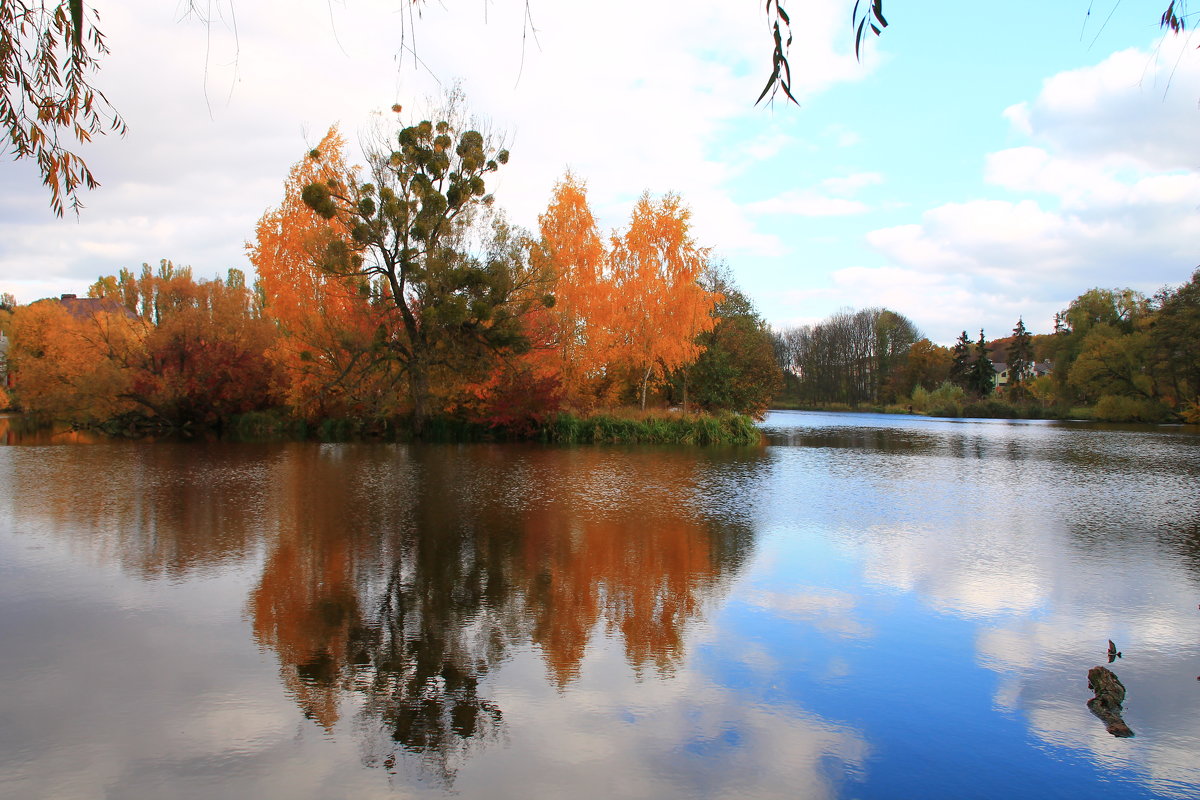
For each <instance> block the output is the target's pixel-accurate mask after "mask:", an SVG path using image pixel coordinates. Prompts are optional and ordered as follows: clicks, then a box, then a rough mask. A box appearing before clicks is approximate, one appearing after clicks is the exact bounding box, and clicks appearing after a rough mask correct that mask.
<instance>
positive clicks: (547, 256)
mask: <svg viewBox="0 0 1200 800" xmlns="http://www.w3.org/2000/svg"><path fill="white" fill-rule="evenodd" d="M538 223H539V226H540V229H541V235H542V239H541V247H540V248H539V250H538V251H537V255H538V257H539V258H540V259H541V260H543V261H544V262H545V264H546V266H547V268H548V269H549V270H550V271H551V272H552V273H553V274H554V277H555V280H556V283H555V292H554V296H555V304H554V307H553V308H552V309H551V310H550V312H549V313H548V315H547V316H548V317H549V323H550V324H549V326H548V330H547V335H548V337H549V339H550V343H551V344H552V345H553V346H554V349H553V350H552V351H551V353H552V355H551V357H550V358H545V359H543V361H545V362H548V363H553V365H554V369H555V370H556V371H557V372H558V374H559V380H560V383H561V386H562V390H563V394H564V401H565V403H566V404H567V405H568V406H570V407H573V408H576V409H580V410H590V409H591V408H592V407H593V406H594V405H595V404H596V402H597V400H602V399H606V398H604V388H605V387H604V383H603V379H604V377H605V370H604V366H605V364H606V363H607V361H608V351H609V347H610V339H611V335H610V331H611V328H612V324H613V314H614V311H615V304H614V302H613V297H612V286H611V284H610V283H609V281H608V275H607V271H608V254H607V252H605V249H604V241H603V239H602V238H601V237H600V229H599V227H598V226H597V225H596V218H595V216H593V214H592V210H591V208H589V207H588V202H587V187H586V186H585V185H584V184H583V183H582V182H581V181H580V180H579V179H577V178H576V177H575V176H574V175H572V174H571V173H570V172H568V173H567V174H566V175H564V176H563V179H562V180H561V181H559V183H558V185H557V186H555V187H554V194H553V196H552V197H551V199H550V205H549V207H548V208H547V209H546V213H545V214H542V215H541V216H540V217H538Z"/></svg>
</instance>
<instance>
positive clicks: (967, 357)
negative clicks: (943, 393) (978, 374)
mask: <svg viewBox="0 0 1200 800" xmlns="http://www.w3.org/2000/svg"><path fill="white" fill-rule="evenodd" d="M950 355H951V360H950V375H949V378H950V382H951V383H953V384H954V385H955V386H961V387H962V388H964V389H966V388H968V387H969V386H970V385H971V340H970V339H969V338H968V337H967V332H966V331H963V332H962V335H961V336H959V337H958V340H957V341H955V342H954V347H953V348H952V349H951V351H950Z"/></svg>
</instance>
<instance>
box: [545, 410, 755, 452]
mask: <svg viewBox="0 0 1200 800" xmlns="http://www.w3.org/2000/svg"><path fill="white" fill-rule="evenodd" d="M542 436H543V438H544V439H546V440H547V441H550V442H555V443H558V444H689V445H715V444H724V445H757V444H760V443H761V442H762V432H761V431H760V430H759V429H758V427H757V426H756V425H755V424H754V422H753V420H751V419H750V418H749V417H746V416H743V415H740V414H721V415H718V416H711V415H708V414H701V415H685V414H672V415H669V416H659V415H649V416H644V417H642V418H640V419H639V418H630V417H620V416H615V415H612V414H600V415H595V416H590V417H578V416H575V415H572V414H560V415H559V416H558V417H557V418H556V419H555V420H554V422H553V423H552V424H551V425H548V426H547V427H546V428H545V429H544V430H543V433H542Z"/></svg>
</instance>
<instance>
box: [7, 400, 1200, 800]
mask: <svg viewBox="0 0 1200 800" xmlns="http://www.w3.org/2000/svg"><path fill="white" fill-rule="evenodd" d="M763 428H764V431H765V433H766V435H767V439H768V444H767V446H765V447H762V448H729V449H719V448H675V447H580V448H565V447H550V446H538V445H513V444H505V445H487V444H482V445H403V444H365V443H352V444H320V443H270V444H235V443H154V444H149V443H138V442H101V441H92V442H90V443H89V442H88V440H87V437H80V436H74V437H70V439H71V440H70V441H69V442H68V441H59V440H58V439H55V438H54V437H42V438H41V439H32V440H26V439H22V437H20V436H16V435H12V434H10V435H9V436H8V440H9V441H10V442H11V441H16V442H23V441H30V442H32V443H25V444H17V445H16V446H9V447H0V796H4V797H13V798H55V800H62V799H64V798H167V797H170V798H204V799H205V800H210V799H211V798H218V797H256V798H288V800H295V799H297V798H356V799H357V798H409V797H448V796H457V797H462V798H520V800H530V799H531V798H561V797H571V798H572V800H584V799H585V798H733V797H736V798H940V797H945V798H968V797H970V798H1011V797H1014V796H1017V797H1025V796H1036V797H1039V798H1051V797H1062V798H1089V799H1090V798H1096V797H1101V796H1103V797H1121V798H1142V797H1146V798H1150V797H1155V798H1158V797H1163V798H1190V797H1196V796H1198V795H1200V680H1198V679H1197V678H1198V676H1200V608H1198V604H1200V435H1198V434H1197V432H1196V430H1195V429H1194V428H1193V429H1190V430H1189V429H1185V428H1165V427H1164V428H1150V427H1141V428H1138V427H1132V426H1128V427H1123V428H1122V427H1116V426H1108V427H1104V426H1097V425H1088V424H1080V423H1075V424H1072V423H1053V422H1014V421H997V420H969V421H968V420H946V419H930V418H921V417H903V416H882V415H867V414H837V415H834V414H820V413H803V412H776V413H772V414H770V415H769V416H768V418H767V419H766V420H765V422H764V423H763ZM1109 640H1112V641H1113V642H1114V643H1115V645H1116V647H1117V648H1118V649H1119V650H1120V651H1121V656H1120V657H1119V658H1116V659H1115V660H1114V661H1113V662H1112V663H1109V658H1108V642H1109ZM1098 665H1104V666H1106V667H1108V668H1109V669H1111V670H1112V671H1113V672H1114V673H1115V674H1116V675H1117V676H1118V677H1119V679H1120V680H1121V682H1122V683H1123V684H1124V686H1125V687H1126V689H1127V696H1126V698H1125V702H1124V708H1123V715H1124V720H1125V722H1126V723H1128V725H1129V727H1130V728H1132V730H1133V732H1134V733H1135V736H1134V737H1133V738H1117V737H1115V736H1113V735H1110V734H1109V733H1108V732H1107V731H1106V729H1105V723H1104V722H1102V721H1101V720H1100V719H1099V718H1098V717H1097V716H1095V715H1093V714H1092V713H1091V712H1090V710H1089V708H1088V706H1087V701H1088V699H1089V698H1091V697H1092V691H1091V690H1090V689H1089V687H1088V677H1087V676H1088V671H1089V669H1091V668H1092V667H1095V666H1098Z"/></svg>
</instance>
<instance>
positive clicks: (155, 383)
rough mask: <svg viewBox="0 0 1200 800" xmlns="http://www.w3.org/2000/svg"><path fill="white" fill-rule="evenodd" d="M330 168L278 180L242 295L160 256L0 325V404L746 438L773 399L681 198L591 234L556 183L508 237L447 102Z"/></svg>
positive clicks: (237, 427) (342, 426)
mask: <svg viewBox="0 0 1200 800" xmlns="http://www.w3.org/2000/svg"><path fill="white" fill-rule="evenodd" d="M395 111H396V112H397V113H400V109H399V108H397V109H395ZM344 150H345V143H344V141H343V139H342V137H341V136H340V134H339V133H338V132H337V130H336V129H332V130H330V131H329V133H328V134H327V135H326V136H325V137H324V138H323V140H322V141H321V142H320V143H319V144H318V146H317V147H315V148H313V149H312V150H311V151H310V152H309V153H308V154H307V155H306V156H305V157H304V158H303V159H301V160H300V162H299V163H297V164H296V166H295V167H294V168H293V169H292V171H291V173H290V174H289V176H288V177H287V179H286V181H285V182H284V190H283V198H282V201H281V203H280V205H279V206H278V207H276V208H274V209H271V210H269V211H268V212H267V213H266V214H264V216H263V217H262V219H261V220H260V222H259V224H258V226H257V229H256V231H255V238H254V241H253V242H251V243H249V244H248V246H247V250H248V256H249V261H250V263H251V264H252V265H253V267H254V269H255V271H256V273H257V280H255V281H254V282H253V283H249V282H248V281H247V279H246V276H245V274H244V273H243V272H242V271H241V270H238V269H230V270H229V271H228V273H227V275H226V276H224V277H223V278H220V279H217V278H214V279H202V278H201V279H197V278H196V277H195V276H193V274H192V271H191V270H190V269H189V268H187V267H180V266H177V265H175V264H174V263H172V262H170V261H163V262H161V264H160V265H159V267H158V268H157V269H152V268H151V267H150V266H148V265H145V264H144V265H142V268H141V270H140V272H135V271H133V270H121V271H120V272H119V273H118V274H117V275H110V276H103V277H101V278H100V279H99V280H97V281H96V283H94V284H93V285H92V286H91V287H90V288H89V290H88V296H87V297H75V296H73V295H64V296H63V297H61V298H59V299H50V300H42V301H37V302H34V303H31V304H29V305H26V306H15V305H14V307H12V308H9V309H7V310H5V311H4V312H3V313H2V314H0V317H2V320H0V323H2V325H3V330H4V331H5V334H6V336H7V341H8V352H7V357H6V359H5V362H6V363H5V366H6V369H7V374H8V379H7V385H8V395H7V397H6V398H0V400H5V401H6V402H5V404H6V405H10V406H13V407H16V408H19V409H21V410H23V411H25V412H27V413H28V414H30V415H32V416H34V417H36V418H39V419H43V420H46V421H58V422H68V423H70V424H73V425H76V426H80V427H93V428H97V429H101V430H107V431H110V432H112V433H118V434H123V435H145V434H154V433H161V432H183V433H198V432H200V431H205V432H216V433H236V434H239V435H293V436H294V435H299V436H318V437H321V438H347V437H352V436H361V437H386V438H410V437H411V438H456V439H474V438H542V439H547V440H551V441H569V442H575V441H579V442H583V441H633V442H668V441H678V442H695V443H709V442H718V441H730V442H733V441H748V440H750V439H751V438H752V439H753V441H758V434H757V432H756V431H755V432H754V435H753V437H751V436H750V435H749V431H750V430H752V429H753V425H752V423H751V422H750V421H749V420H748V419H746V418H744V417H742V418H739V417H737V416H736V415H738V414H742V415H746V414H748V415H761V413H762V412H764V411H765V409H766V408H767V407H768V404H769V402H770V400H771V398H772V397H773V395H774V394H775V393H776V391H777V389H778V386H779V383H780V373H779V370H778V368H777V365H776V364H775V359H774V347H773V344H772V339H771V334H770V331H769V329H768V328H767V326H766V325H765V323H764V322H763V320H762V319H761V318H760V317H759V316H758V314H757V313H756V311H755V310H754V308H753V307H752V305H751V304H750V302H749V301H748V299H747V298H746V297H745V296H744V295H743V294H742V293H741V292H740V291H738V289H737V288H736V286H735V285H734V284H733V281H732V278H731V276H730V274H729V271H728V269H726V268H724V267H722V266H720V265H719V264H717V263H716V262H715V261H714V259H713V257H712V254H711V253H710V251H709V250H708V249H707V248H705V247H703V246H701V245H700V244H699V243H698V242H697V241H696V239H695V236H694V233H693V230H692V225H691V218H690V212H689V210H688V208H687V206H686V204H685V203H684V201H683V199H682V198H681V197H679V196H678V195H674V194H668V195H665V196H663V197H657V198H656V197H652V196H650V195H649V194H648V193H647V194H643V195H642V197H641V198H640V199H639V200H638V201H637V203H636V204H635V206H634V208H633V211H632V214H631V216H630V218H629V221H628V223H627V224H626V225H625V226H624V227H623V228H622V229H620V230H616V231H613V232H612V233H611V234H608V235H605V234H604V233H602V232H601V230H600V228H599V226H598V224H597V223H596V221H595V217H594V215H593V214H592V211H591V209H590V207H589V205H588V199H587V190H586V185H585V184H584V182H583V181H582V180H581V179H580V178H578V177H576V176H574V175H572V174H570V173H568V174H566V175H565V176H564V177H563V178H562V180H561V181H560V182H559V183H558V185H557V186H556V187H555V190H554V192H553V195H552V197H551V198H550V201H549V203H548V206H547V208H546V210H545V212H544V213H543V214H542V215H541V216H540V217H539V230H538V231H537V232H536V233H533V232H529V231H525V230H522V229H520V228H519V227H517V226H515V225H513V224H511V223H510V222H508V221H507V219H506V218H505V216H504V214H503V212H501V211H500V210H498V209H497V208H496V207H495V204H494V202H493V199H492V196H491V195H490V194H489V193H488V189H487V181H488V180H490V179H491V177H492V175H493V173H496V172H497V171H499V170H500V169H501V168H502V167H503V165H504V164H505V163H506V162H507V161H508V152H507V151H506V150H505V149H503V148H502V147H500V146H499V145H498V144H497V143H496V142H494V141H491V140H489V139H488V138H486V137H485V136H483V135H482V134H481V133H479V132H478V131H476V130H473V129H471V128H470V127H469V126H468V125H467V124H466V123H465V122H464V116H463V113H462V108H461V99H459V98H452V99H451V101H450V102H449V103H448V104H447V106H446V108H445V109H444V111H443V113H442V114H441V115H440V116H438V117H436V118H435V119H434V120H432V121H430V120H425V121H420V122H417V123H415V124H411V125H401V126H399V129H398V131H397V132H396V133H394V134H392V135H391V136H390V137H388V138H384V139H381V140H380V141H377V142H375V143H374V144H373V145H371V146H369V147H368V148H367V150H368V153H367V161H368V167H367V169H366V170H360V169H357V168H353V167H350V166H348V161H347V159H346V157H345V154H344ZM623 408H636V409H638V410H639V416H638V418H636V419H633V418H631V417H630V416H629V415H628V414H626V415H619V414H616V413H615V412H616V411H617V410H619V409H623Z"/></svg>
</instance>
